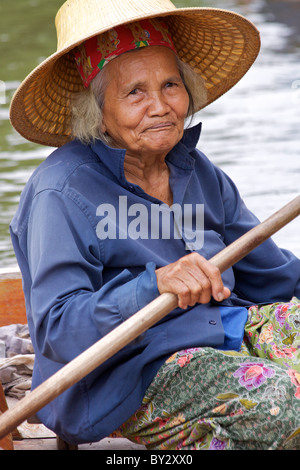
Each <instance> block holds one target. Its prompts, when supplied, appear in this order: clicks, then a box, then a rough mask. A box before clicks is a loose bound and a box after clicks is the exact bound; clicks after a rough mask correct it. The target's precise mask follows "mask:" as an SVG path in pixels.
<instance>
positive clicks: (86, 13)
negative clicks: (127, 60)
mask: <svg viewBox="0 0 300 470" xmlns="http://www.w3.org/2000/svg"><path fill="white" fill-rule="evenodd" d="M155 17H164V22H165V23H166V24H167V26H168V28H169V32H170V34H171V36H172V39H173V42H174V44H175V47H176V50H177V53H178V56H179V58H180V59H181V60H183V61H184V62H187V63H188V64H189V65H190V66H191V67H193V69H194V70H195V71H196V72H197V73H199V74H200V75H201V76H202V78H203V79H204V81H205V85H206V88H207V95H208V99H207V103H206V105H208V104H209V103H211V102H213V101H214V100H216V99H217V98H218V97H220V96H221V95H223V94H224V93H225V92H227V91H228V90H229V89H230V88H231V87H233V86H234V85H235V84H236V83H237V82H238V81H239V80H240V79H241V78H242V76H243V75H244V74H245V73H246V72H247V70H248V69H249V68H250V67H251V65H252V64H253V62H254V60H255V59H256V56H257V54H258V52H259V48H260V39H259V33H258V31H257V29H256V28H255V27H254V26H253V24H252V23H251V22H250V21H248V20H247V19H245V18H244V17H242V16H240V15H238V14H236V13H232V12H229V11H226V10H220V9H214V8H176V7H175V6H174V5H173V3H172V2H171V1H170V0H68V1H67V2H65V3H64V4H63V6H62V7H61V8H60V10H59V11H58V13H57V15H56V20H55V23H56V29H57V38H58V44H57V52H55V53H54V54H52V55H51V56H50V57H48V58H47V59H46V60H44V61H43V62H42V63H41V64H40V65H39V66H38V67H36V68H35V69H34V70H33V71H32V72H31V74H30V75H28V77H27V78H26V79H25V80H24V81H23V83H22V84H21V85H20V86H19V88H18V89H17V91H16V93H15V95H14V97H13V99H12V102H11V107H10V118H11V123H12V125H13V126H14V127H15V129H16V130H17V131H18V132H19V133H20V134H21V135H22V136H23V137H25V138H26V139H28V140H30V141H32V142H36V143H39V144H43V145H50V146H54V147H59V146H61V145H63V144H65V143H66V142H68V141H69V140H71V138H72V136H71V124H70V121H71V119H70V98H71V96H72V95H73V94H74V93H77V92H80V91H82V90H83V89H84V88H83V83H82V80H81V77H80V75H79V73H78V70H77V67H76V63H75V60H74V56H73V52H72V50H73V49H74V48H75V46H78V45H79V44H81V43H82V42H84V41H85V40H86V39H88V38H90V37H93V36H95V35H97V34H101V33H103V32H105V31H108V30H109V29H111V28H113V27H115V26H118V25H121V24H127V23H131V22H133V21H138V20H141V19H144V18H155ZM197 111H199V110H197Z"/></svg>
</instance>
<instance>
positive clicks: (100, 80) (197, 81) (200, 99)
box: [71, 56, 207, 146]
mask: <svg viewBox="0 0 300 470" xmlns="http://www.w3.org/2000/svg"><path fill="white" fill-rule="evenodd" d="M176 60H177V64H178V69H179V73H180V76H181V79H182V81H183V83H184V86H185V88H186V90H187V93H188V95H189V108H188V113H187V117H190V118H191V122H192V117H193V115H194V114H195V111H196V110H197V109H200V108H202V107H203V106H204V105H205V104H206V101H207V92H206V88H205V84H204V80H203V79H202V77H200V75H199V74H197V73H196V72H195V71H194V70H193V69H192V68H191V67H190V66H189V65H188V64H186V63H185V62H183V61H182V60H180V59H179V58H178V57H177V56H176ZM106 70H107V69H106V67H104V68H103V69H102V70H101V73H98V75H96V77H95V78H94V79H93V80H92V82H91V84H90V86H89V87H88V88H87V89H86V90H84V91H82V92H80V93H77V94H76V95H75V97H74V98H73V101H72V106H71V116H72V135H73V137H74V138H77V139H79V140H80V141H81V142H83V143H84V144H90V143H92V142H94V141H95V140H97V139H100V140H102V141H103V142H104V143H106V144H107V145H110V146H113V142H112V139H111V138H110V137H109V135H108V134H107V133H103V132H102V130H101V128H102V125H101V124H102V119H103V114H102V109H103V106H104V97H105V91H106V88H107V85H108V74H107V71H106ZM191 122H190V124H191Z"/></svg>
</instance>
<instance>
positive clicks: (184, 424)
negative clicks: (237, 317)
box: [119, 298, 300, 450]
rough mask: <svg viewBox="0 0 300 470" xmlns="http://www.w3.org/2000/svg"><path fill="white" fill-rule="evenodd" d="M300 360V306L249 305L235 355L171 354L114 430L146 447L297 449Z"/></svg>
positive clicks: (199, 351) (213, 352) (204, 351)
mask: <svg viewBox="0 0 300 470" xmlns="http://www.w3.org/2000/svg"><path fill="white" fill-rule="evenodd" d="M299 355H300V301H299V300H298V299H296V298H293V299H292V300H291V302H289V303H285V304H272V305H265V306H261V307H259V306H253V307H251V308H250V309H249V319H248V322H247V324H246V328H245V341H244V343H243V345H242V348H241V350H240V351H239V352H236V351H221V350H216V349H213V348H209V347H204V348H193V349H188V350H185V351H179V352H176V353H175V354H173V355H172V356H171V357H170V358H169V359H168V360H167V361H166V362H165V364H164V365H163V366H162V367H161V368H160V370H159V371H158V373H157V375H156V377H155V378H154V380H153V382H152V384H151V385H150V387H149V388H148V390H147V392H146V395H145V397H144V400H143V404H142V406H141V408H140V409H139V410H138V411H137V412H136V413H135V414H134V415H133V416H132V417H131V418H130V419H129V420H128V421H126V422H125V423H124V424H123V425H122V427H121V428H120V430H119V431H120V432H121V434H122V436H124V437H127V438H128V439H130V440H132V441H134V442H137V443H139V444H144V445H145V446H146V447H147V448H148V449H160V450H172V449H173V450H180V449H182V450H213V449H217V450H223V449H226V450H259V449H261V450H263V449H270V450H271V449H300V358H299Z"/></svg>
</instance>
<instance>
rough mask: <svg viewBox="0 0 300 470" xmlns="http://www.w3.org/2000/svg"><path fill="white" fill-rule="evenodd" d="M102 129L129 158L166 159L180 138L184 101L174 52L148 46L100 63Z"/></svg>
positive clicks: (184, 91) (185, 104)
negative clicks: (103, 73) (103, 72)
mask: <svg viewBox="0 0 300 470" xmlns="http://www.w3.org/2000/svg"><path fill="white" fill-rule="evenodd" d="M106 67H107V73H108V76H107V78H108V86H107V89H106V92H105V98H104V100H105V101H104V107H103V127H102V131H103V132H106V133H107V134H109V136H110V137H111V138H112V139H113V141H114V145H115V146H116V147H118V148H125V149H126V150H127V153H128V154H130V155H134V156H138V157H139V158H140V157H141V156H148V155H164V156H165V155H166V154H167V153H168V152H169V151H170V150H171V149H172V148H173V147H174V145H176V144H177V143H178V142H179V140H180V139H181V138H182V135H183V130H184V120H185V117H186V115H187V111H188V106H189V97H188V93H187V91H186V89H185V86H184V84H183V81H182V79H181V76H180V73H179V70H178V66H177V62H176V57H175V54H174V53H173V52H172V51H171V50H169V49H168V48H166V47H162V46H153V47H145V48H142V49H139V50H137V51H135V52H129V53H125V54H123V55H121V56H119V57H118V58H116V59H114V60H112V61H111V62H110V63H109V64H107V65H106Z"/></svg>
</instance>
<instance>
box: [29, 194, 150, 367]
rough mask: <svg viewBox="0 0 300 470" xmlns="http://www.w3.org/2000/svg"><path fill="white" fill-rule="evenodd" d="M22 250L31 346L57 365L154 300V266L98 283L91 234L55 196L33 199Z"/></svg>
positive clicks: (68, 202) (97, 252)
mask: <svg viewBox="0 0 300 470" xmlns="http://www.w3.org/2000/svg"><path fill="white" fill-rule="evenodd" d="M27 246H28V263H29V268H30V275H31V279H32V288H31V297H30V310H31V312H32V319H33V324H34V329H35V340H36V344H37V347H38V348H39V350H40V352H41V353H42V354H44V355H45V356H46V357H48V358H49V359H52V360H55V361H57V362H61V363H66V362H68V361H70V360H72V359H73V358H74V357H75V356H77V355H78V354H79V353H81V352H82V351H84V350H85V349H87V348H88V347H89V346H91V345H92V344H93V343H94V342H96V341H97V340H99V339H100V338H101V337H102V336H104V335H105V334H107V333H108V332H109V331H111V330H112V329H114V328H115V327H117V326H118V325H119V324H121V323H122V322H124V321H125V320H126V319H127V318H128V317H130V316H131V315H133V314H134V313H135V312H136V311H138V310H139V309H140V308H142V307H144V306H145V305H146V304H147V303H149V302H150V301H151V300H153V299H154V298H155V297H157V296H158V295H159V292H158V289H157V284H156V276H155V265H154V263H148V264H147V265H146V267H145V270H144V271H143V272H142V273H141V274H140V275H138V276H137V277H135V278H134V277H133V276H132V274H131V273H130V272H129V271H128V270H126V269H125V270H123V271H122V272H121V273H120V274H119V275H117V276H116V277H115V278H114V279H112V280H111V281H109V282H107V283H105V284H104V283H103V269H104V266H103V263H102V261H101V246H100V244H99V240H98V239H97V236H96V229H95V227H93V225H92V222H91V220H89V216H88V214H87V213H86V212H85V211H84V209H83V208H82V207H80V205H79V203H78V202H76V200H72V199H70V198H69V197H68V196H66V195H65V194H63V193H61V192H59V191H52V190H51V191H50V190H47V191H44V192H42V193H40V194H38V195H37V196H36V197H35V199H34V203H33V207H32V211H31V215H30V219H29V224H28V240H27ZM78 332H80V335H78Z"/></svg>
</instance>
